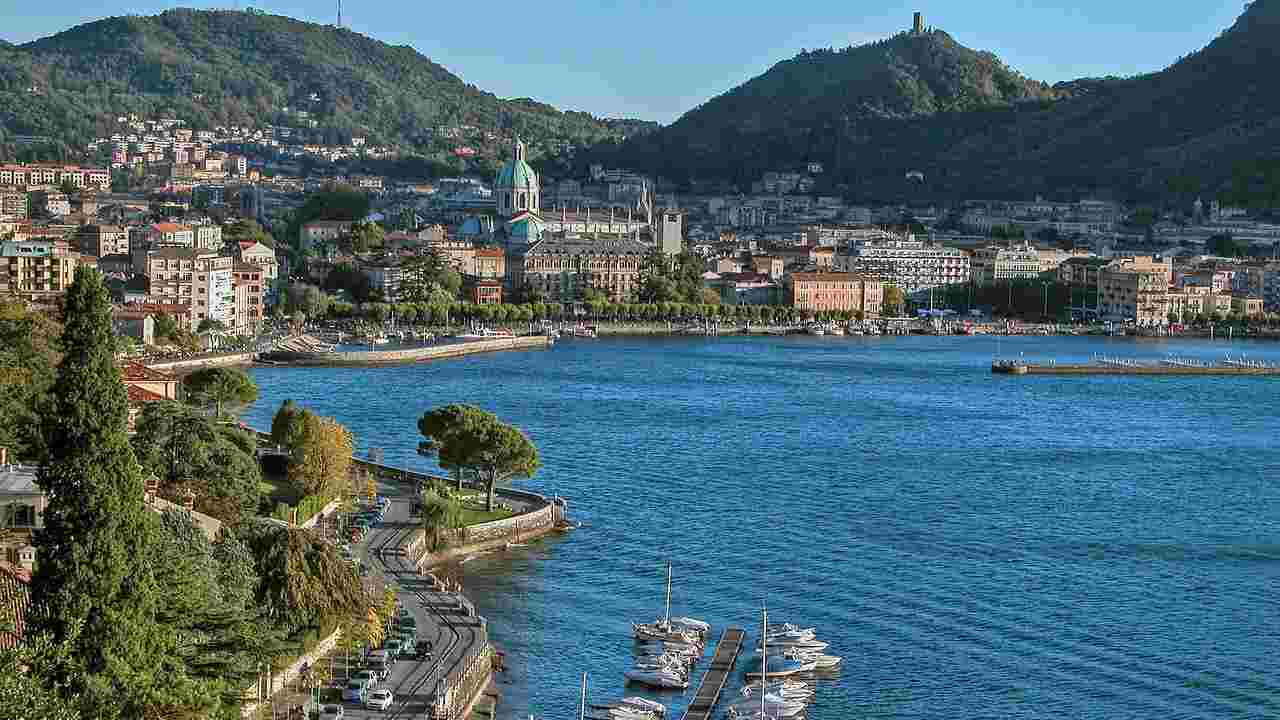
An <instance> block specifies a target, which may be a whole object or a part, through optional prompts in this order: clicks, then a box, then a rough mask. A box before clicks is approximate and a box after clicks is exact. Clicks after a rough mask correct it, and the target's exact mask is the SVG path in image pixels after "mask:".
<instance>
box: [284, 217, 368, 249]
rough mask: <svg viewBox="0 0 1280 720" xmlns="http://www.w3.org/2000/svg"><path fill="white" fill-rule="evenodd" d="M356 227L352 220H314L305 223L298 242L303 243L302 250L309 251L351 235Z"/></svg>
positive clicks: (299, 231) (299, 233)
mask: <svg viewBox="0 0 1280 720" xmlns="http://www.w3.org/2000/svg"><path fill="white" fill-rule="evenodd" d="M354 225H355V223H354V222H353V221H351V220H314V221H312V222H309V223H304V224H303V225H302V227H301V228H299V229H298V236H299V237H298V240H299V241H300V242H301V243H302V249H304V250H307V249H310V248H313V247H315V246H317V245H323V244H325V243H331V242H334V241H336V240H337V239H338V238H340V237H342V236H344V235H349V234H351V228H352V226H354Z"/></svg>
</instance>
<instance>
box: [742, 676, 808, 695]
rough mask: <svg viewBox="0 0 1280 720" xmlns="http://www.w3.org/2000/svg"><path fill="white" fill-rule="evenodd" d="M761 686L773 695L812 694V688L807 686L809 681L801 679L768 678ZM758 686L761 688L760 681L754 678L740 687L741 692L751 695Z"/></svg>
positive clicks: (758, 688) (757, 689)
mask: <svg viewBox="0 0 1280 720" xmlns="http://www.w3.org/2000/svg"><path fill="white" fill-rule="evenodd" d="M763 687H764V690H765V692H770V693H774V694H775V695H781V696H782V697H798V696H812V695H813V688H811V687H809V683H806V682H804V681H803V680H796V679H794V678H786V679H783V680H770V681H769V682H767V683H764V684H763ZM760 688H761V683H760V681H759V680H756V681H754V682H750V683H747V685H746V687H744V688H742V694H743V695H752V694H754V693H757V692H759V691H760Z"/></svg>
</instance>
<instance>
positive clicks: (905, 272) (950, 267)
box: [835, 238, 970, 294]
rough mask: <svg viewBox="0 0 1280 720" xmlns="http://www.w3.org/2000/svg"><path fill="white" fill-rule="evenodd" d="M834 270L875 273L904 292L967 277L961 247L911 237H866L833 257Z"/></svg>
mask: <svg viewBox="0 0 1280 720" xmlns="http://www.w3.org/2000/svg"><path fill="white" fill-rule="evenodd" d="M835 266H836V269H837V270H843V271H846V272H852V273H856V274H860V275H868V276H871V277H876V278H879V279H881V280H884V281H885V282H888V283H891V284H893V285H896V286H898V287H899V288H901V289H902V291H903V292H905V293H907V294H912V293H916V292H920V291H922V290H928V289H930V288H935V287H941V286H943V285H953V284H957V283H966V282H968V281H969V275H970V265H969V256H968V255H967V254H965V252H964V251H963V250H959V249H957V248H950V247H944V246H941V245H931V244H928V243H924V242H921V241H918V240H915V239H911V238H909V239H905V240H879V239H878V240H866V241H863V242H859V243H855V244H853V245H850V246H849V254H848V255H845V256H842V257H838V258H836V259H835Z"/></svg>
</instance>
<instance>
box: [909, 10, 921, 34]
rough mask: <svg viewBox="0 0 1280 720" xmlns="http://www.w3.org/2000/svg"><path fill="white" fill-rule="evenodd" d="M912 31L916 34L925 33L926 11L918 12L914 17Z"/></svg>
mask: <svg viewBox="0 0 1280 720" xmlns="http://www.w3.org/2000/svg"><path fill="white" fill-rule="evenodd" d="M911 32H913V33H915V34H916V35H923V34H924V13H916V14H915V15H914V16H913V18H912V23H911Z"/></svg>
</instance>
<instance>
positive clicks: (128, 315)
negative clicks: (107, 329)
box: [111, 306, 156, 345]
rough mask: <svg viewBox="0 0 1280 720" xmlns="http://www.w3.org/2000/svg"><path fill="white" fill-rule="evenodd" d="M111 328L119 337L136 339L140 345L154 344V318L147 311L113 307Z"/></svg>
mask: <svg viewBox="0 0 1280 720" xmlns="http://www.w3.org/2000/svg"><path fill="white" fill-rule="evenodd" d="M111 328H112V329H113V330H115V333H116V334H117V335H119V336H121V337H129V338H133V339H134V340H137V341H138V343H139V344H140V345H155V343H156V320H155V316H154V315H152V314H151V313H148V312H143V311H139V310H130V309H127V308H123V307H119V306H116V307H113V308H112V310H111Z"/></svg>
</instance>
